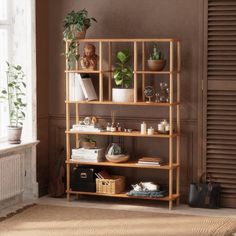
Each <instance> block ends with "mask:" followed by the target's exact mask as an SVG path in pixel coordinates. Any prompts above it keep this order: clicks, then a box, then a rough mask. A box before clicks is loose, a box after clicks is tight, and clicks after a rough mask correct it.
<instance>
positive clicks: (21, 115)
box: [1, 62, 27, 144]
mask: <svg viewBox="0 0 236 236" xmlns="http://www.w3.org/2000/svg"><path fill="white" fill-rule="evenodd" d="M6 74H7V87H6V88H4V89H2V90H1V99H4V100H6V101H7V102H8V112H9V126H8V141H9V143H10V144H19V143H21V132H22V126H23V121H24V119H25V112H24V110H25V108H26V105H27V104H26V102H25V101H24V100H25V97H26V94H25V89H26V84H25V82H24V79H25V74H24V72H23V71H22V67H21V66H19V65H17V66H14V65H12V64H10V63H9V62H7V71H6Z"/></svg>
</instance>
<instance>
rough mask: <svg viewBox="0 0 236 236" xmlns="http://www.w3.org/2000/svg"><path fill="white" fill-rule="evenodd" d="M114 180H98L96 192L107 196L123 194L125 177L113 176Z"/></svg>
mask: <svg viewBox="0 0 236 236" xmlns="http://www.w3.org/2000/svg"><path fill="white" fill-rule="evenodd" d="M111 178H112V179H96V192H97V193H106V194H117V193H121V192H123V191H124V189H125V177H124V176H119V175H112V176H111Z"/></svg>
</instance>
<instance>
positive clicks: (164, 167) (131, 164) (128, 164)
mask: <svg viewBox="0 0 236 236" xmlns="http://www.w3.org/2000/svg"><path fill="white" fill-rule="evenodd" d="M66 163H68V164H78V165H93V166H112V167H126V168H141V169H160V170H170V169H176V168H177V167H179V165H178V164H173V166H172V167H170V166H169V165H168V164H166V165H161V166H154V165H149V166H147V165H137V162H125V163H112V162H108V161H101V162H79V161H76V160H72V159H70V160H69V161H66Z"/></svg>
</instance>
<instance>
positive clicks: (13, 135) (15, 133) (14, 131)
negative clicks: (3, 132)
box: [8, 126, 22, 144]
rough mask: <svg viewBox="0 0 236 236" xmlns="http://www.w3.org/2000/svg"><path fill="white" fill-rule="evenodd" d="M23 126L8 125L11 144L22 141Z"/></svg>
mask: <svg viewBox="0 0 236 236" xmlns="http://www.w3.org/2000/svg"><path fill="white" fill-rule="evenodd" d="M21 132H22V127H17V126H8V142H9V143H10V144H19V143H21Z"/></svg>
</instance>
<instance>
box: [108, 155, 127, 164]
mask: <svg viewBox="0 0 236 236" xmlns="http://www.w3.org/2000/svg"><path fill="white" fill-rule="evenodd" d="M106 159H107V160H108V161H110V162H113V163H119V162H126V161H128V160H129V155H128V154H120V155H106Z"/></svg>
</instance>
